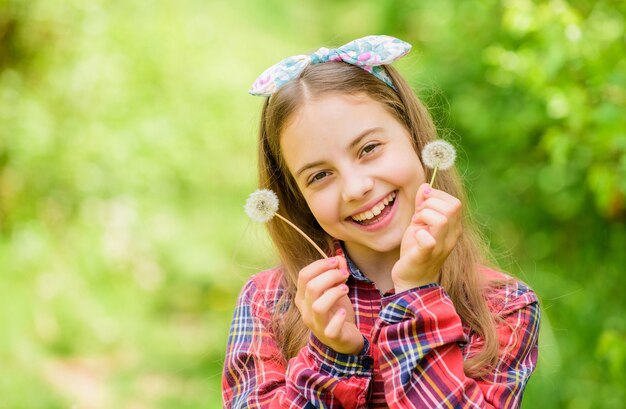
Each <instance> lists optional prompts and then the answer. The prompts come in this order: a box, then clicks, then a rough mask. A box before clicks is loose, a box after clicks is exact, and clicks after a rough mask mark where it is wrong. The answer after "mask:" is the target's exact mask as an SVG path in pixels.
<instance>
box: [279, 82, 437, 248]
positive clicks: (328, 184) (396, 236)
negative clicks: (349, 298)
mask: <svg viewBox="0 0 626 409" xmlns="http://www.w3.org/2000/svg"><path fill="white" fill-rule="evenodd" d="M409 138H410V134H409V132H408V131H407V129H406V128H405V127H404V125H402V124H401V123H400V122H399V121H398V120H397V119H396V118H395V117H394V116H393V115H391V114H390V113H389V112H387V111H386V110H385V109H384V108H383V106H382V105H381V104H380V103H378V102H375V101H374V100H372V99H371V98H369V97H367V96H345V95H340V94H327V95H324V96H322V97H320V98H318V99H316V100H310V101H308V102H307V103H306V104H305V105H304V106H303V107H302V108H300V109H299V110H298V111H296V112H295V113H294V114H293V116H292V117H291V118H289V121H288V122H287V124H286V127H285V128H284V130H283V133H282V135H281V140H280V143H281V148H282V152H283V155H284V159H285V161H286V163H287V167H288V168H289V170H290V172H291V174H292V175H293V177H294V178H295V180H296V182H297V184H298V186H299V188H300V190H301V192H302V194H303V196H304V198H305V199H306V201H307V203H308V205H309V208H310V209H311V212H312V213H313V215H314V216H315V218H316V219H317V221H318V223H319V224H320V225H321V226H322V228H323V229H324V230H325V231H326V232H327V233H328V234H330V235H331V236H332V237H334V238H336V239H339V240H343V241H344V242H345V245H346V247H347V249H348V251H349V252H350V253H351V254H353V255H354V256H356V255H357V254H356V253H361V254H363V255H365V254H367V255H374V254H373V253H372V252H378V253H387V252H392V251H397V250H398V248H399V246H400V241H401V239H402V236H403V234H404V231H405V230H406V228H407V227H408V225H409V223H410V221H411V217H412V216H413V213H414V210H415V195H416V193H417V190H418V187H419V186H420V185H421V184H422V183H424V182H425V176H424V170H423V167H422V164H421V162H420V160H419V157H418V155H417V154H416V153H415V150H414V149H413V145H412V144H411V141H410V139H409Z"/></svg>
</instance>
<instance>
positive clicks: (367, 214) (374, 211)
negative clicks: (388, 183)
mask: <svg viewBox="0 0 626 409" xmlns="http://www.w3.org/2000/svg"><path fill="white" fill-rule="evenodd" d="M395 197H396V192H391V193H390V194H389V196H387V197H386V198H384V199H383V200H381V201H380V202H379V203H378V204H376V205H375V206H374V207H372V208H371V209H369V210H366V211H364V212H362V213H359V214H355V215H354V216H352V219H354V220H356V221H357V222H362V221H363V220H369V219H372V218H373V217H374V216H378V215H379V214H380V212H382V211H383V209H384V208H385V206H387V205H388V204H389V202H391V201H393V199H394V198H395Z"/></svg>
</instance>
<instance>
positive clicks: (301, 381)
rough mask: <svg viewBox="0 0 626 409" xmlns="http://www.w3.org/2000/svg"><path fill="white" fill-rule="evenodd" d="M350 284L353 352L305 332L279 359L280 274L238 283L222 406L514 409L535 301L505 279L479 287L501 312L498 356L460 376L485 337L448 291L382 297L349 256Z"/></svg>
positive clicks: (529, 363)
mask: <svg viewBox="0 0 626 409" xmlns="http://www.w3.org/2000/svg"><path fill="white" fill-rule="evenodd" d="M350 269H351V276H350V277H349V278H348V281H347V283H346V284H347V285H348V287H349V288H350V290H349V297H350V299H351V301H352V305H353V306H354V310H355V316H356V323H357V325H358V327H359V329H360V330H361V332H362V333H363V335H364V337H365V347H364V348H363V351H362V352H361V353H360V354H359V355H347V354H342V353H338V352H336V351H334V350H332V349H331V348H329V347H327V346H326V345H324V344H323V343H322V342H320V341H319V340H318V339H317V338H316V337H315V336H314V335H311V336H310V338H309V340H308V344H307V345H306V346H305V347H304V348H302V350H300V352H299V353H298V355H297V356H295V357H294V358H292V359H290V360H289V361H286V360H284V359H283V358H282V355H281V353H280V351H279V347H278V345H277V343H276V339H275V336H274V333H273V331H272V329H271V325H270V322H271V317H272V314H273V312H274V307H275V305H276V302H277V301H278V299H279V298H280V296H281V294H282V293H283V291H284V290H283V288H282V286H281V275H282V273H281V271H280V270H278V269H273V270H268V271H264V272H261V273H258V274H256V275H254V276H253V277H252V278H250V280H249V281H248V282H247V283H246V285H245V286H244V287H243V289H242V291H241V294H240V296H239V299H238V301H237V306H236V308H235V313H234V317H233V321H232V325H231V329H230V334H229V338H228V346H227V350H226V360H225V363H224V372H223V377H222V388H223V390H222V396H223V400H224V407H225V408H318V407H320V408H367V407H369V408H385V407H389V408H517V407H519V406H520V403H521V400H522V394H523V392H524V387H525V386H526V382H527V381H528V378H529V377H530V375H531V373H532V372H533V370H534V368H535V364H536V361H537V337H538V332H539V304H538V301H537V297H536V295H535V293H534V292H533V291H532V290H531V289H530V288H529V287H528V286H526V285H524V284H523V283H521V282H519V281H516V280H514V279H511V277H509V276H507V275H505V274H503V273H499V272H496V271H493V270H490V269H487V268H482V269H481V272H482V273H483V274H485V275H487V276H488V278H490V279H496V280H508V283H507V284H506V285H504V286H499V287H495V288H493V289H490V290H489V292H487V293H486V294H485V297H486V300H487V305H488V307H489V309H490V310H491V312H492V314H494V315H496V316H498V317H499V318H500V320H497V333H498V337H499V340H500V345H501V353H500V356H499V358H498V361H497V364H496V365H495V367H494V369H493V370H492V371H491V373H490V374H489V375H487V376H485V377H483V378H480V379H473V378H470V377H468V376H466V375H465V373H464V371H463V361H464V360H465V359H467V358H468V357H470V356H473V355H474V354H475V353H476V352H478V351H479V350H480V349H481V346H482V345H483V339H482V338H481V336H479V335H478V334H476V333H475V332H474V331H473V330H472V329H471V328H469V327H468V326H467V325H464V323H463V322H461V318H460V317H459V315H458V314H457V312H456V310H455V308H454V305H453V303H452V301H451V299H450V297H449V296H448V294H446V291H445V290H444V289H443V287H441V286H440V285H437V284H429V285H426V286H422V287H418V288H415V289H412V290H409V291H404V292H402V293H399V294H393V293H386V294H384V295H383V294H381V293H380V291H379V290H378V289H377V288H376V286H375V285H374V283H373V282H372V281H370V280H368V279H367V278H366V277H365V276H364V275H363V274H362V273H361V272H360V271H359V270H358V269H357V268H356V267H355V266H354V265H352V264H351V263H350Z"/></svg>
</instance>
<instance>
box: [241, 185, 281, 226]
mask: <svg viewBox="0 0 626 409" xmlns="http://www.w3.org/2000/svg"><path fill="white" fill-rule="evenodd" d="M244 209H245V211H246V214H247V215H248V217H249V218H251V219H252V220H254V221H255V222H259V223H265V222H268V221H270V220H271V219H272V217H274V215H275V214H276V212H277V211H278V196H276V193H274V192H272V191H271V190H269V189H260V190H257V191H254V192H252V194H250V196H249V197H248V200H247V201H246V205H245V206H244Z"/></svg>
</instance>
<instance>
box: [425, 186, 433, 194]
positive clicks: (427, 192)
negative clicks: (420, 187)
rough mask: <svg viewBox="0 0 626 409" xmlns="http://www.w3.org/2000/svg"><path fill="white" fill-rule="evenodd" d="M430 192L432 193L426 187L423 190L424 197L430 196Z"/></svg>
mask: <svg viewBox="0 0 626 409" xmlns="http://www.w3.org/2000/svg"><path fill="white" fill-rule="evenodd" d="M430 192H432V190H431V189H430V188H429V187H427V188H426V189H424V194H425V195H429V194H430Z"/></svg>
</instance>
